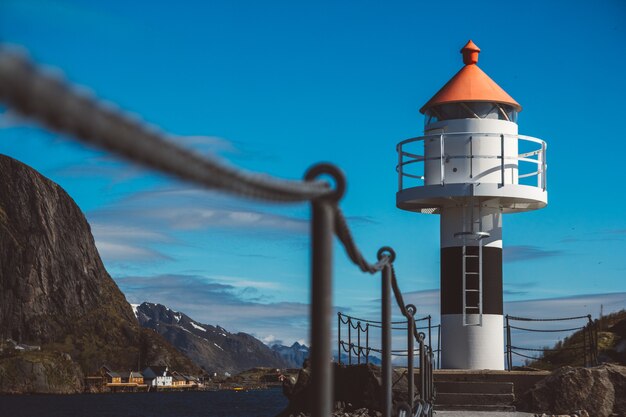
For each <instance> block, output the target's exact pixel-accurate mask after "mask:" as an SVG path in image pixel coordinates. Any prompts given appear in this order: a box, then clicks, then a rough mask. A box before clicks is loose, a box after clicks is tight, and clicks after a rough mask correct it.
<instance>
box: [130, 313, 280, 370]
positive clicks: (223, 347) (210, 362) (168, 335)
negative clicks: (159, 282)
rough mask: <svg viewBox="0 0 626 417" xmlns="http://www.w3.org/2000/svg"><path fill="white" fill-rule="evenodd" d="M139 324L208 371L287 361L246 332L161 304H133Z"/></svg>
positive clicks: (275, 364)
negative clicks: (214, 323) (198, 320)
mask: <svg viewBox="0 0 626 417" xmlns="http://www.w3.org/2000/svg"><path fill="white" fill-rule="evenodd" d="M134 308H135V314H136V316H137V320H138V321H139V324H140V325H141V326H143V327H145V328H148V329H152V330H154V331H155V332H157V333H158V334H160V335H161V336H163V337H164V338H165V339H166V340H167V341H169V342H170V343H171V344H172V345H174V346H175V347H176V348H177V349H178V350H179V351H181V352H182V353H184V354H185V355H186V356H187V357H188V358H189V359H191V360H192V361H193V362H194V363H196V364H197V365H198V366H200V367H201V368H202V369H204V370H206V371H207V372H218V373H224V372H228V373H230V374H234V373H239V372H241V371H244V370H247V369H250V368H255V367H271V368H285V367H288V366H287V363H286V362H285V361H283V359H282V358H281V356H279V355H277V354H276V353H275V352H274V351H272V349H270V348H269V347H267V346H266V345H265V344H264V343H263V342H261V341H260V340H258V339H256V338H254V337H253V336H251V335H249V334H247V333H230V332H228V331H227V330H226V329H224V328H222V327H220V326H211V325H208V324H202V323H198V322H196V321H194V320H192V319H191V318H190V317H189V316H187V315H185V314H183V313H180V312H177V311H174V310H171V309H169V308H167V307H166V306H164V305H161V304H153V303H147V302H144V303H142V304H141V305H138V306H134Z"/></svg>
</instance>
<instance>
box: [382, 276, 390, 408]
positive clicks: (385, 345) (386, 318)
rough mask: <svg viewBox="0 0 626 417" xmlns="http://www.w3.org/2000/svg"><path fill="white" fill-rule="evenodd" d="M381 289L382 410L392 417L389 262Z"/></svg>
mask: <svg viewBox="0 0 626 417" xmlns="http://www.w3.org/2000/svg"><path fill="white" fill-rule="evenodd" d="M381 290H382V291H381V296H382V308H381V320H380V321H381V332H382V335H381V339H382V357H383V358H382V359H383V360H382V362H383V363H382V382H383V398H382V411H383V417H391V371H392V369H391V266H389V265H388V264H387V265H385V266H384V267H383V270H382V289H381Z"/></svg>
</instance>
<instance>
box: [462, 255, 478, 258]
mask: <svg viewBox="0 0 626 417" xmlns="http://www.w3.org/2000/svg"><path fill="white" fill-rule="evenodd" d="M463 256H464V257H465V258H478V257H479V256H478V255H463Z"/></svg>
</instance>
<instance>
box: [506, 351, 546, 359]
mask: <svg viewBox="0 0 626 417" xmlns="http://www.w3.org/2000/svg"><path fill="white" fill-rule="evenodd" d="M511 353H512V354H514V355H517V356H521V357H522V358H527V359H532V360H539V359H540V358H538V357H534V356H527V355H524V354H522V353H518V352H514V351H511Z"/></svg>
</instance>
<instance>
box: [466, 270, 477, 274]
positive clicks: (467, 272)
mask: <svg viewBox="0 0 626 417" xmlns="http://www.w3.org/2000/svg"><path fill="white" fill-rule="evenodd" d="M465 275H478V272H469V271H465Z"/></svg>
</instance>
